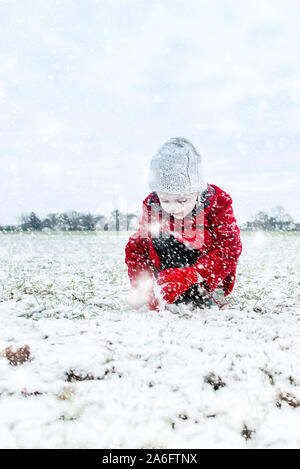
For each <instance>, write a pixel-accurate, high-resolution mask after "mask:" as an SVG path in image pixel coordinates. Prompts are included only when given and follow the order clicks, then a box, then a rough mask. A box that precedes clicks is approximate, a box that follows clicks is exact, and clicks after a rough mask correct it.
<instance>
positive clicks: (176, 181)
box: [149, 137, 207, 194]
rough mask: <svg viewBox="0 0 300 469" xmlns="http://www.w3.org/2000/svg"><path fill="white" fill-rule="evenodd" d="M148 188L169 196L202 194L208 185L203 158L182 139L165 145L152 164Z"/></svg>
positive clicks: (172, 140)
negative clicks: (203, 167) (203, 169)
mask: <svg viewBox="0 0 300 469" xmlns="http://www.w3.org/2000/svg"><path fill="white" fill-rule="evenodd" d="M149 186H150V189H151V190H152V191H156V192H159V191H161V192H168V193H170V194H191V193H193V192H203V191H204V190H205V189H206V188H207V183H206V181H205V179H204V176H203V171H202V163H201V155H200V154H199V153H198V152H197V150H196V148H195V147H194V145H192V143H191V142H189V141H188V140H187V139H185V138H183V137H175V138H171V139H170V140H168V141H167V142H166V143H164V144H163V145H162V146H161V147H160V148H159V149H158V152H157V153H156V155H154V157H153V158H152V161H151V164H150V178H149Z"/></svg>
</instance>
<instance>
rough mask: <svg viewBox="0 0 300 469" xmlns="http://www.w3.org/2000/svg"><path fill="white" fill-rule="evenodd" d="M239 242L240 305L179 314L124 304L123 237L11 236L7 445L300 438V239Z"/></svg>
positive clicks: (4, 410)
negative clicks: (20, 351) (16, 353)
mask: <svg viewBox="0 0 300 469" xmlns="http://www.w3.org/2000/svg"><path fill="white" fill-rule="evenodd" d="M242 238H243V247H244V251H243V254H242V256H241V258H240V262H239V268H238V280H237V283H236V288H235V290H234V293H233V294H232V295H231V304H230V305H228V306H227V307H226V308H225V309H224V310H219V309H218V307H217V306H214V307H213V308H211V309H206V310H201V309H195V310H190V309H189V308H188V307H187V306H184V305H183V306H182V307H181V310H180V312H179V313H177V314H175V313H174V312H173V313H172V312H170V311H161V312H159V313H158V312H153V311H151V312H149V311H147V310H146V308H145V307H143V308H141V309H140V310H138V311H132V310H130V308H129V307H128V306H126V304H125V303H124V300H123V299H122V295H124V294H126V292H127V291H128V288H129V281H128V278H127V271H126V265H125V264H124V246H125V243H126V242H127V239H128V234H126V233H125V234H124V233H123V234H119V236H117V235H115V234H112V233H99V234H96V233H93V234H77V233H75V234H69V233H67V234H59V233H58V234H2V235H0V265H1V270H0V318H1V319H0V320H1V337H0V352H1V351H2V350H4V349H5V348H6V347H8V346H11V347H12V348H13V349H14V350H15V349H16V348H18V347H21V346H24V345H25V344H28V345H29V346H30V349H31V359H30V360H29V361H27V362H26V363H24V364H22V365H19V366H12V365H11V364H10V363H9V362H8V360H7V359H6V358H5V357H1V358H0V376H1V381H0V447H1V448H78V447H79V448H202V447H206V448H209V447H213V448H221V447H226V448H229V447H234V448H257V447H263V448H287V447H297V448H300V431H299V428H300V327H299V326H300V323H299V319H300V318H299V282H300V278H299V272H300V259H299V251H300V236H299V234H296V233H294V234H293V233H290V234H280V233H266V234H264V233H242ZM298 406H299V407H298Z"/></svg>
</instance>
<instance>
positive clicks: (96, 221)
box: [0, 206, 300, 232]
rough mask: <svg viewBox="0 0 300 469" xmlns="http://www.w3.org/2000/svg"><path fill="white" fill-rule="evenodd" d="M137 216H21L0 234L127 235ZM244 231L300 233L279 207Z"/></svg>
mask: <svg viewBox="0 0 300 469" xmlns="http://www.w3.org/2000/svg"><path fill="white" fill-rule="evenodd" d="M138 220H139V215H138V214H136V213H126V214H125V213H122V212H121V211H120V210H118V209H116V210H113V211H112V212H111V213H110V215H109V216H108V217H106V216H104V215H92V214H91V213H81V212H76V211H68V212H63V213H50V214H48V215H47V216H46V217H45V218H40V217H38V216H37V215H36V213H35V212H31V213H29V214H24V213H23V214H22V215H21V216H20V218H19V221H20V223H19V224H18V225H0V231H2V232H14V231H46V232H47V231H130V230H135V229H136V228H137V225H138ZM240 229H241V230H246V231H249V230H250V231H256V230H260V231H300V223H295V222H294V220H293V218H292V217H291V216H290V215H289V214H288V213H287V212H286V211H285V209H284V208H283V207H282V206H277V207H274V208H273V209H271V211H270V213H267V212H263V211H260V212H258V213H257V215H256V216H255V217H254V218H253V220H251V221H247V222H246V223H243V224H242V225H240Z"/></svg>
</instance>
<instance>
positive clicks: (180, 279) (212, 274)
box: [125, 137, 242, 310]
mask: <svg viewBox="0 0 300 469" xmlns="http://www.w3.org/2000/svg"><path fill="white" fill-rule="evenodd" d="M149 185H150V188H151V190H152V192H151V193H150V194H149V195H148V196H147V197H146V199H145V200H144V201H143V214H142V218H141V220H140V222H139V228H138V231H137V232H136V233H134V234H133V235H132V236H131V237H130V238H129V241H128V243H127V245H126V247H125V262H126V264H127V267H128V275H129V279H130V283H131V287H132V289H131V293H130V295H129V297H128V302H129V304H130V305H131V306H133V307H136V308H138V307H140V306H141V305H142V304H144V303H145V302H146V303H147V304H148V307H149V308H150V309H156V310H158V308H159V306H161V305H162V303H161V300H162V301H163V304H173V303H174V304H178V303H190V304H191V305H192V306H200V307H201V306H202V307H203V306H205V305H208V304H211V302H212V300H215V301H216V299H215V297H216V291H218V292H219V294H220V292H221V293H222V294H223V296H227V295H229V293H230V292H231V291H232V289H233V287H234V283H235V277H236V268H237V262H238V258H239V256H240V254H241V252H242V243H241V238H240V230H239V228H238V226H237V222H236V219H235V216H234V214H233V211H232V199H231V197H230V195H228V194H227V193H226V192H224V191H223V190H222V189H220V188H219V187H218V186H216V185H214V184H208V183H206V182H205V179H204V177H203V172H202V164H201V156H200V154H199V153H198V152H197V150H196V148H195V147H194V146H193V145H192V144H191V143H190V142H189V141H188V140H186V139H185V138H182V137H177V138H171V139H170V140H168V141H167V142H166V143H165V144H164V145H162V146H161V147H160V148H159V150H158V152H157V154H156V155H155V156H154V157H153V158H152V161H151V165H150V181H149ZM209 300H210V302H209ZM216 302H217V303H218V301H216Z"/></svg>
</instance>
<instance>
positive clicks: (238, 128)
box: [0, 0, 300, 223]
mask: <svg viewBox="0 0 300 469" xmlns="http://www.w3.org/2000/svg"><path fill="white" fill-rule="evenodd" d="M299 24H300V2H299V0H239V1H236V0H161V1H155V0H145V1H144V0H98V1H97V0H60V1H59V0H0V165H1V171H0V198H1V202H2V203H1V205H0V223H15V222H17V221H18V218H17V217H18V216H19V215H20V214H21V213H22V212H25V213H27V212H29V211H31V210H33V211H35V212H36V213H37V214H38V215H40V216H44V215H46V214H47V213H50V212H60V211H64V210H79V211H91V212H92V213H95V214H96V213H107V212H108V211H109V210H111V209H113V208H115V206H116V203H117V201H118V203H119V206H120V208H121V209H125V208H126V206H127V207H128V209H129V210H136V209H140V208H141V203H142V200H143V199H144V198H145V197H146V196H147V195H148V193H149V192H150V190H149V188H148V184H147V171H148V167H149V162H150V159H151V157H152V155H153V154H154V153H155V151H156V150H157V148H158V147H159V146H160V145H161V144H162V143H163V142H164V141H165V140H167V139H168V138H170V137H175V136H184V137H186V138H188V139H190V140H191V141H192V142H193V143H194V145H195V146H196V147H197V148H198V150H199V151H200V153H201V154H202V156H203V163H204V168H205V174H206V177H207V180H208V181H209V182H210V183H213V184H216V185H219V186H220V187H221V188H223V189H224V190H226V191H227V192H229V193H230V195H231V196H232V198H233V202H234V210H235V214H236V216H237V218H238V222H240V223H241V222H244V221H245V220H247V219H249V218H250V217H252V216H254V215H255V214H256V213H257V212H258V211H259V210H269V209H270V208H271V207H274V206H275V205H283V206H284V207H285V208H286V209H287V211H288V212H289V213H290V214H291V215H292V216H293V217H294V219H295V220H296V221H300V204H299V186H300V178H299V174H300V171H299V170H300V163H299V153H300V152H299V150H300V134H299V131H300V54H299V44H300V28H299Z"/></svg>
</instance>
